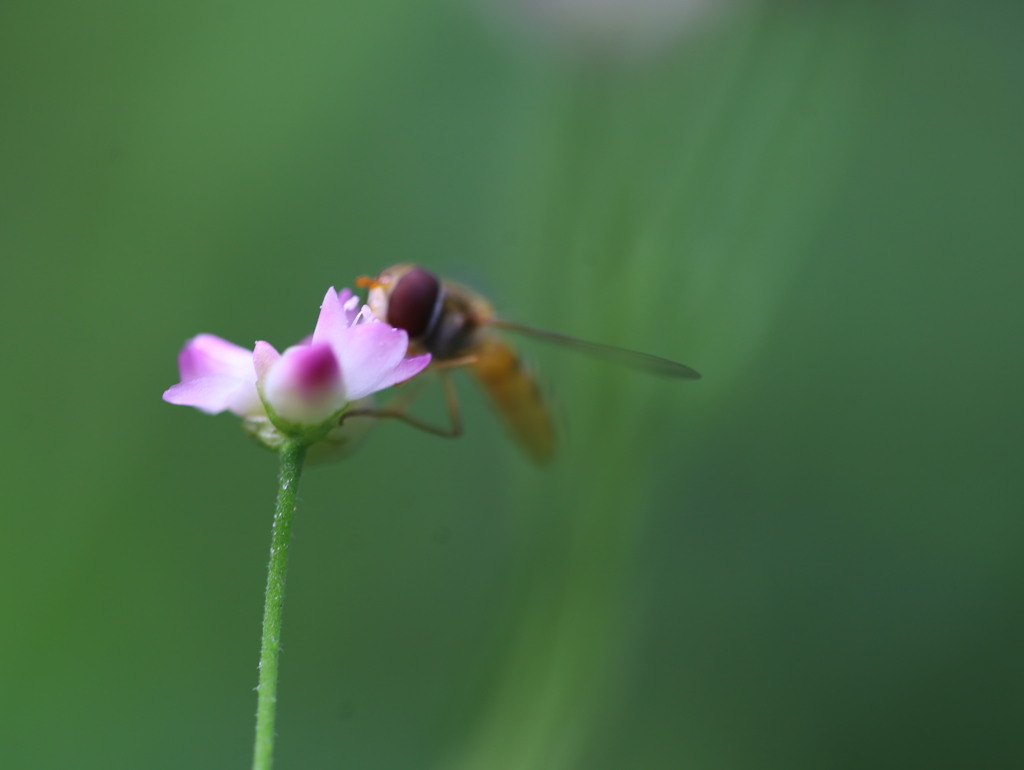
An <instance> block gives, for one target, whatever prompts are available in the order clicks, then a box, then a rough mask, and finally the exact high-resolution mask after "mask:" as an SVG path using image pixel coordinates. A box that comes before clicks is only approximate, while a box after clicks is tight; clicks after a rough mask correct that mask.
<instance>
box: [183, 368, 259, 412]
mask: <svg viewBox="0 0 1024 770" xmlns="http://www.w3.org/2000/svg"><path fill="white" fill-rule="evenodd" d="M164 401H166V402H168V403H169V404H180V405H182V406H194V407H195V408H196V409H200V410H202V411H204V412H207V413H209V414H217V413H218V412H223V411H225V410H230V411H232V412H235V413H236V414H241V415H245V414H251V413H252V412H249V411H245V407H247V406H251V405H252V404H253V403H255V404H257V405H258V404H259V396H258V395H257V393H256V384H255V382H254V381H253V382H248V383H247V382H245V381H243V380H240V379H239V378H237V377H232V376H230V375H224V374H220V375H210V376H208V377H195V378H193V379H190V380H186V381H185V382H181V383H179V384H177V385H172V386H171V387H169V388H168V389H167V390H166V391H164Z"/></svg>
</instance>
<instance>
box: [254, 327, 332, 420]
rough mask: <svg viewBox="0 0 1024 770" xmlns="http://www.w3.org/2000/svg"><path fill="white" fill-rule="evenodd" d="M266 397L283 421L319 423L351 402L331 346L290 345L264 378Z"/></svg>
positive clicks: (263, 387) (263, 386)
mask: <svg viewBox="0 0 1024 770" xmlns="http://www.w3.org/2000/svg"><path fill="white" fill-rule="evenodd" d="M262 390H263V398H264V399H265V400H266V402H267V404H268V405H269V406H270V407H271V408H272V409H273V410H274V412H275V413H276V414H277V415H278V416H279V417H281V418H283V419H284V420H287V421H289V422H292V423H296V424H298V425H317V424H319V423H322V422H324V420H327V419H328V418H330V417H331V415H333V414H334V413H335V412H337V411H338V410H340V409H341V408H342V407H343V406H345V404H346V403H347V402H348V400H349V399H348V398H347V397H346V394H345V387H344V384H343V382H342V372H341V367H340V366H339V365H338V359H337V358H336V357H335V355H334V351H333V350H332V349H331V346H330V345H326V344H314V345H296V346H295V347H291V348H288V350H286V351H285V352H284V354H283V355H282V356H281V357H280V358H279V359H278V360H277V361H276V362H275V363H274V364H273V366H272V367H271V368H270V370H269V371H268V372H267V375H266V378H265V379H264V380H262Z"/></svg>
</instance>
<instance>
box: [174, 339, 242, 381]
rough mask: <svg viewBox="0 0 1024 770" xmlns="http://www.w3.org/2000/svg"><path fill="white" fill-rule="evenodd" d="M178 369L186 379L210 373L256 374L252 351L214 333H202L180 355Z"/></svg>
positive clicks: (239, 375) (237, 375) (187, 344)
mask: <svg viewBox="0 0 1024 770" xmlns="http://www.w3.org/2000/svg"><path fill="white" fill-rule="evenodd" d="M178 371H179V372H180V374H181V379H182V380H191V379H194V378H196V377H206V376H208V375H220V374H226V375H233V376H236V377H248V376H251V375H252V353H251V352H250V351H248V350H246V349H245V348H243V347H240V346H238V345H236V344H235V343H233V342H228V341H227V340H226V339H223V338H221V337H217V336H216V335H213V334H199V335H197V336H195V337H193V338H192V339H190V340H189V341H188V342H186V343H185V347H183V348H182V349H181V353H179V354H178Z"/></svg>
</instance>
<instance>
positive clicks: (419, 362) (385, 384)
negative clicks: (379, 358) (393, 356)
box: [376, 353, 430, 390]
mask: <svg viewBox="0 0 1024 770" xmlns="http://www.w3.org/2000/svg"><path fill="white" fill-rule="evenodd" d="M429 363H430V353H424V354H423V355H422V356H411V357H410V358H404V359H402V361H401V362H400V363H399V364H398V366H396V367H395V368H394V369H392V370H391V373H390V374H388V375H387V376H385V377H384V379H383V380H381V381H380V382H378V383H377V387H376V390H384V388H390V387H391V386H392V385H397V384H398V383H400V382H405V381H406V380H408V379H409V378H410V377H415V376H416V375H417V374H419V373H420V372H422V371H423V370H424V369H426V368H427V364H429Z"/></svg>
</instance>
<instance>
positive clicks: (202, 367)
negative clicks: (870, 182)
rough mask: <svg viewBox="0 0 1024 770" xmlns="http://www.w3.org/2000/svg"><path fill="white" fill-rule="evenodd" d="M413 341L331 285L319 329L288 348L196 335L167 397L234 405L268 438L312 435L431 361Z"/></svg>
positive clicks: (213, 406)
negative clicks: (412, 352) (416, 352)
mask: <svg viewBox="0 0 1024 770" xmlns="http://www.w3.org/2000/svg"><path fill="white" fill-rule="evenodd" d="M408 348H409V337H408V335H407V334H406V333H405V332H404V331H402V330H401V329H395V328H393V327H391V326H389V325H388V324H386V323H383V322H382V321H379V320H378V319H377V318H376V317H375V316H373V314H372V313H370V311H369V308H367V307H365V306H364V307H362V308H360V307H359V299H358V297H355V296H353V295H352V293H351V292H350V291H349V290H348V289H343V290H342V291H341V292H336V291H334V289H333V288H332V289H330V290H328V292H327V295H326V296H325V297H324V301H323V304H322V305H321V307H320V317H319V319H318V320H317V325H316V329H315V330H314V331H313V335H312V336H311V337H309V338H307V339H306V340H304V341H303V342H301V343H299V344H298V345H295V346H293V347H290V348H288V349H287V350H285V351H284V353H278V352H277V350H275V349H274V347H273V346H272V345H270V344H269V343H267V342H262V341H260V342H257V343H256V346H255V348H254V350H253V351H251V352H250V351H248V350H246V349H245V348H242V347H239V346H238V345H235V344H233V343H231V342H228V341H227V340H224V339H221V338H220V337H215V336H214V335H212V334H200V335H199V336H197V337H193V338H192V339H191V340H189V341H188V343H186V345H185V347H184V349H183V350H182V351H181V354H180V355H179V356H178V368H179V371H180V373H181V382H180V383H178V384H177V385H173V386H172V387H170V388H168V390H167V391H166V392H165V393H164V400H165V401H168V402H169V403H172V404H181V405H184V406H194V407H196V408H197V409H201V410H202V411H204V412H207V413H209V414H216V413H218V412H223V411H230V412H232V413H234V414H236V415H238V416H240V417H242V418H244V419H245V420H246V424H247V428H248V429H249V431H250V433H252V434H253V435H255V436H257V437H258V438H259V439H260V440H261V441H262V442H263V443H265V444H267V445H269V446H277V445H279V444H280V441H281V440H283V436H302V437H306V438H307V439H308V440H310V442H312V441H314V440H319V439H322V438H325V437H327V435H328V434H329V433H330V432H331V431H332V430H335V429H337V428H338V420H339V418H340V417H341V415H342V414H343V413H344V412H345V410H346V409H348V408H349V406H350V405H351V404H352V403H353V402H358V401H361V400H363V399H366V398H367V397H368V396H370V395H371V394H373V393H375V392H376V391H378V390H383V389H384V388H387V387H390V386H391V385H395V384H396V383H399V382H402V381H404V380H407V379H409V378H410V377H412V376H414V375H416V374H418V373H419V372H420V371H422V370H423V368H424V367H425V366H426V365H427V364H428V363H430V356H429V355H421V356H412V357H409V356H407V353H408ZM268 422H269V423H270V424H269V425H268ZM274 429H276V431H275V430H274ZM275 433H278V434H280V435H277V436H275Z"/></svg>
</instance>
